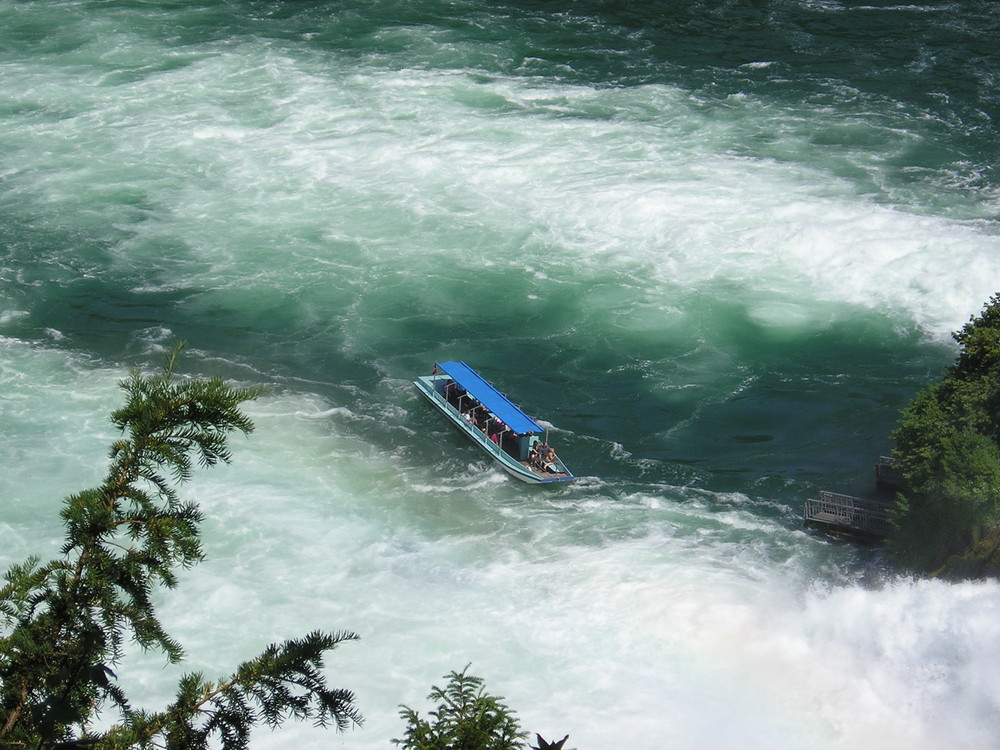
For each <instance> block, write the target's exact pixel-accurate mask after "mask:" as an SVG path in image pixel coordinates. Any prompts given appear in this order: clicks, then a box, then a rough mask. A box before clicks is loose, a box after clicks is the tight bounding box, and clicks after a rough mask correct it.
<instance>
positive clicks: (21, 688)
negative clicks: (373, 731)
mask: <svg viewBox="0 0 1000 750" xmlns="http://www.w3.org/2000/svg"><path fill="white" fill-rule="evenodd" d="M182 349H183V344H182V345H179V346H178V347H176V348H175V349H174V351H173V352H172V353H171V354H170V356H169V357H168V360H167V364H166V367H165V368H164V371H163V372H162V373H161V374H158V375H154V376H144V375H142V374H140V373H139V372H138V371H133V372H132V374H131V375H130V376H129V377H128V378H127V379H125V380H123V381H121V383H120V385H121V387H122V388H123V389H124V391H125V393H126V403H125V405H124V406H123V407H122V408H121V409H118V410H117V411H115V412H113V414H112V415H111V419H112V422H113V423H114V424H115V426H116V427H118V428H119V429H120V430H121V432H122V437H121V438H120V439H119V440H116V441H115V442H114V444H113V445H112V446H111V452H110V465H109V468H108V473H107V476H106V477H105V479H104V481H103V482H102V484H101V485H100V486H99V487H97V488H94V489H89V490H85V491H83V492H81V493H79V494H76V495H73V496H71V497H69V498H67V500H66V501H65V504H64V507H63V510H62V519H63V521H64V524H65V529H66V541H65V544H64V545H63V547H62V550H61V557H59V558H58V559H56V560H53V561H51V562H48V563H46V564H41V563H40V561H39V560H38V559H37V558H32V559H29V560H27V561H26V562H24V563H23V564H20V565H14V566H12V567H11V568H10V569H9V570H8V571H7V573H6V575H5V578H4V580H5V583H4V585H3V586H2V587H0V747H5V748H30V749H31V750H50V749H56V748H58V749H59V750H70V749H71V748H83V747H88V748H154V747H155V748H171V749H173V748H176V749H177V750H180V749H182V748H183V749H184V750H188V749H191V750H199V749H200V748H207V747H208V746H209V743H210V742H211V743H212V744H213V746H221V747H222V748H224V750H238V749H240V748H245V747H246V746H247V742H248V738H249V735H250V731H251V729H252V728H253V727H254V726H256V725H258V724H261V723H263V724H265V725H270V726H277V725H279V724H281V723H282V722H283V721H284V720H285V719H287V718H296V719H313V720H314V721H315V722H317V723H318V724H324V725H325V724H328V723H333V724H335V725H336V726H337V727H338V728H340V729H345V728H347V727H348V726H350V725H352V724H360V723H361V716H360V714H359V713H358V712H357V710H356V709H355V707H354V697H353V695H352V694H351V693H350V692H349V691H347V690H343V689H332V688H330V687H328V686H327V684H326V679H325V677H324V675H323V673H322V667H323V656H324V654H325V653H326V652H327V651H330V650H331V649H334V648H335V647H336V646H338V645H339V644H340V643H342V642H344V641H350V640H354V639H356V638H357V636H356V635H355V634H353V633H349V632H336V633H322V632H313V633H309V634H308V635H306V636H304V637H303V638H301V639H297V640H289V641H286V642H284V643H281V644H274V645H271V646H269V647H268V648H267V649H266V650H265V651H264V653H262V654H261V655H260V656H258V657H256V658H254V659H251V660H249V661H247V662H245V663H243V664H241V665H240V666H239V667H238V668H237V669H236V671H235V672H234V673H233V674H232V675H231V676H229V677H226V678H223V679H220V680H218V681H215V682H211V681H206V680H205V679H204V678H203V677H202V676H201V675H200V674H190V675H187V676H185V677H183V678H182V680H181V681H180V685H179V687H178V692H177V697H176V700H175V701H174V702H173V703H172V704H170V705H169V706H168V707H167V708H165V709H164V710H161V711H156V712H147V711H144V710H142V709H139V708H135V707H134V706H133V705H132V703H131V702H130V701H129V699H128V697H127V696H126V695H125V694H124V692H123V691H122V690H121V688H120V687H119V686H118V685H117V682H116V675H115V672H114V669H117V668H118V665H119V663H120V661H121V659H122V656H123V648H124V645H125V643H126V642H127V641H128V640H133V641H135V642H136V643H138V644H139V645H140V646H142V647H143V648H145V649H154V650H159V651H161V652H163V653H164V654H165V655H166V657H167V659H168V660H169V661H170V662H172V663H176V662H179V661H180V660H181V659H182V657H183V650H182V648H181V645H180V644H179V643H177V642H176V641H175V640H174V639H173V638H171V637H170V636H169V635H168V634H167V633H166V631H165V630H164V628H163V626H162V625H161V623H160V621H159V619H158V618H157V614H156V610H155V607H154V604H153V600H152V593H153V591H154V589H155V588H156V587H157V586H164V587H166V588H174V587H175V586H176V585H177V570H178V568H189V567H191V566H193V565H195V564H197V563H198V562H199V561H200V560H201V559H202V557H203V550H202V545H201V540H200V535H199V526H200V523H201V520H202V514H201V511H200V510H199V509H198V508H197V507H196V506H195V505H194V504H192V503H188V502H183V501H182V500H181V499H180V497H179V496H178V493H177V489H176V487H177V485H179V484H182V483H183V482H185V481H187V480H188V479H189V478H190V477H191V475H192V472H193V470H194V468H195V463H196V462H197V464H199V465H201V466H203V467H211V466H214V465H216V464H217V463H219V462H220V461H221V462H224V463H228V462H229V461H230V459H231V454H230V451H229V448H228V444H227V441H228V437H229V435H230V434H231V433H233V432H240V433H243V434H244V435H249V434H250V433H251V432H252V431H253V423H252V422H251V421H250V419H249V418H248V417H247V416H246V415H245V414H244V413H243V412H242V411H241V409H240V405H241V404H243V403H244V402H246V401H249V400H252V399H255V398H257V397H258V396H260V395H261V393H262V391H261V390H260V389H257V388H236V387H232V386H230V385H228V384H226V383H225V382H224V381H223V380H222V379H221V378H212V379H208V380H203V379H193V380H180V379H178V378H176V377H175V372H174V368H175V364H176V361H177V357H178V355H179V354H180V352H181V350H182ZM109 708H110V709H113V710H116V711H117V716H118V717H119V720H118V722H117V723H116V724H114V725H112V726H111V728H110V729H103V730H100V731H99V730H96V729H94V719H95V717H96V716H97V714H98V713H99V712H101V711H102V710H105V709H109ZM104 726H106V724H105V725H104Z"/></svg>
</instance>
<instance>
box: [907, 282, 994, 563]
mask: <svg viewBox="0 0 1000 750" xmlns="http://www.w3.org/2000/svg"><path fill="white" fill-rule="evenodd" d="M954 337H955V340H956V341H957V342H958V344H959V346H960V348H961V350H960V353H959V356H958V357H957V359H956V361H955V364H954V365H953V366H952V367H951V368H950V369H949V370H948V372H947V373H946V375H945V377H944V378H943V379H942V380H941V381H939V382H937V383H935V384H933V385H931V386H928V387H927V388H925V389H924V390H923V391H921V392H920V393H919V394H918V395H917V396H916V397H915V398H914V400H913V401H912V402H911V403H910V405H909V406H908V407H907V408H906V409H905V410H904V411H903V414H902V417H901V420H900V424H899V426H898V428H897V429H896V431H895V433H894V434H893V437H894V439H895V441H896V453H895V455H896V460H897V465H898V466H899V468H900V470H901V472H902V475H903V478H904V481H905V489H904V490H903V492H901V493H900V496H899V499H898V502H897V505H896V508H895V509H894V511H893V526H894V533H893V537H892V539H891V540H890V549H891V550H892V551H893V552H894V553H895V554H896V556H897V558H898V559H899V560H901V561H902V562H904V563H905V564H907V565H909V566H910V567H912V568H914V569H916V570H919V571H924V572H927V571H931V570H934V569H935V568H937V567H939V566H940V565H941V564H942V563H943V562H944V561H945V560H946V559H947V558H948V557H950V556H952V555H956V554H960V553H962V552H964V551H965V550H966V549H967V548H968V547H969V546H970V545H972V544H974V543H975V542H976V541H977V540H978V538H979V536H980V534H981V531H982V530H983V529H984V528H987V527H992V526H994V525H996V524H997V522H998V520H1000V447H998V436H1000V296H994V297H993V298H992V299H991V300H990V302H989V303H988V304H987V305H986V307H985V308H984V310H983V312H982V314H981V315H980V316H979V317H977V318H973V319H972V320H970V321H969V323H967V324H966V325H965V326H964V327H963V328H962V330H961V331H960V332H958V333H956V334H955V335H954Z"/></svg>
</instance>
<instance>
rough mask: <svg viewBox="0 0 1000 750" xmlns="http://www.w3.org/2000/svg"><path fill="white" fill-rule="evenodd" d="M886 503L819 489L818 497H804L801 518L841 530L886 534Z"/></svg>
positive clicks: (887, 507) (877, 534) (863, 534)
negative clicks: (804, 503) (816, 498)
mask: <svg viewBox="0 0 1000 750" xmlns="http://www.w3.org/2000/svg"><path fill="white" fill-rule="evenodd" d="M890 507H891V504H890V503H887V502H882V501H879V500H866V499H864V498H860V497H851V496H850V495H840V494H838V493H836V492H825V491H823V492H820V493H819V499H818V500H814V499H809V500H806V505H805V508H804V510H803V519H804V521H805V525H806V526H814V527H819V528H823V529H826V530H827V531H835V532H839V533H844V534H856V535H859V536H870V537H880V538H881V537H887V536H889V532H890V531H891V526H890V525H889V508H890Z"/></svg>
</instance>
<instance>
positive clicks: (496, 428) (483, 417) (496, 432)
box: [444, 380, 559, 474]
mask: <svg viewBox="0 0 1000 750" xmlns="http://www.w3.org/2000/svg"><path fill="white" fill-rule="evenodd" d="M444 396H445V398H446V399H447V400H448V402H449V403H451V404H452V405H453V406H454V407H455V409H457V410H458V411H459V412H460V413H461V414H462V419H464V420H465V421H466V422H467V423H468V424H470V425H472V426H473V427H475V428H477V429H479V430H482V432H483V434H484V435H486V437H487V438H489V439H490V441H491V442H493V443H495V444H496V445H498V446H499V445H500V444H501V443H500V440H501V438H502V436H503V434H504V433H505V432H507V431H508V430H509V429H510V428H509V427H507V425H506V424H504V423H503V421H502V420H501V419H500V418H499V417H497V416H495V415H494V414H493V413H492V412H491V411H490V410H489V409H487V408H486V407H485V406H483V405H482V404H481V403H479V401H478V400H477V399H476V398H474V397H473V396H471V395H469V393H468V392H467V391H466V390H465V388H463V387H462V386H460V385H459V384H458V383H456V382H455V381H454V380H453V381H451V382H450V383H448V384H447V385H445V387H444ZM528 464H529V465H530V466H532V467H533V468H536V469H538V470H539V471H548V472H551V473H553V474H556V473H559V467H558V465H557V464H556V452H555V451H554V450H552V448H551V447H549V444H548V443H546V442H545V441H544V440H540V441H538V442H536V443H535V444H534V445H532V446H531V451H530V453H529V454H528Z"/></svg>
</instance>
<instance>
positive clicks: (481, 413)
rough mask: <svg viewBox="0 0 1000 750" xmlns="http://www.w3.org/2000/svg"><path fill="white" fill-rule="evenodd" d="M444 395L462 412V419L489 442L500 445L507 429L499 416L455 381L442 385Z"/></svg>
mask: <svg viewBox="0 0 1000 750" xmlns="http://www.w3.org/2000/svg"><path fill="white" fill-rule="evenodd" d="M444 395H445V398H447V399H448V401H449V402H451V404H452V405H454V407H455V408H456V409H458V410H459V411H460V412H461V413H462V419H464V420H465V421H466V422H468V423H469V424H470V425H472V426H473V427H475V428H477V429H479V430H482V432H483V434H484V435H486V437H488V438H489V439H490V441H491V442H493V443H495V444H496V445H500V438H501V436H502V435H503V433H504V432H506V431H507V429H508V427H507V425H506V424H504V423H503V421H502V420H501V419H500V418H499V417H496V416H494V415H493V413H492V412H490V410H489V409H487V408H486V407H485V406H483V405H482V404H481V403H479V401H477V400H476V399H475V398H474V397H472V396H470V395H469V393H468V392H467V391H466V390H465V389H464V388H463V387H462V386H460V385H459V384H458V383H456V382H455V381H452V382H450V383H448V384H447V385H446V386H445V387H444ZM463 401H464V403H463Z"/></svg>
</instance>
